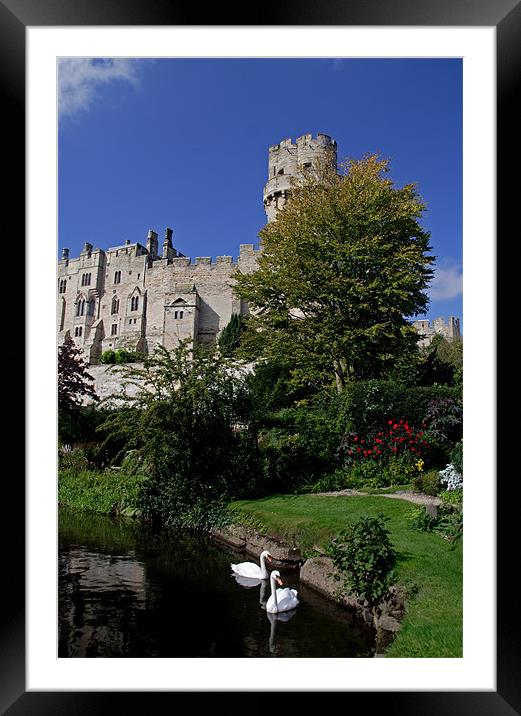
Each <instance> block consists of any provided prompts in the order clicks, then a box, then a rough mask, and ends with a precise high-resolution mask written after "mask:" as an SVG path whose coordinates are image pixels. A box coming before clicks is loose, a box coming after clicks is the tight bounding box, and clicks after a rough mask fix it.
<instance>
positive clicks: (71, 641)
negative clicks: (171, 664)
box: [58, 511, 374, 658]
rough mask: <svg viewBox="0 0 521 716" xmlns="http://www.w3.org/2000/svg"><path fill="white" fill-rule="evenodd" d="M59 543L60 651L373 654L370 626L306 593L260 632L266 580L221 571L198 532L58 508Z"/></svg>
mask: <svg viewBox="0 0 521 716" xmlns="http://www.w3.org/2000/svg"><path fill="white" fill-rule="evenodd" d="M59 543H60V544H59V547H60V553H59V604H58V608H59V651H58V653H59V656H60V657H132V658H135V657H147V656H148V657H154V656H155V657H212V656H215V657H273V656H276V657H335V656H337V657H354V656H362V657H369V656H373V654H374V645H373V643H372V639H371V635H370V634H369V635H367V634H364V632H363V629H359V628H354V627H353V625H352V624H350V623H349V622H348V619H346V613H345V612H344V611H343V610H338V609H336V611H335V608H334V605H331V604H330V603H329V602H327V601H326V600H324V599H322V598H321V597H318V596H317V595H308V593H307V591H305V592H304V594H303V599H302V602H301V605H300V606H299V609H298V614H296V616H295V618H294V619H293V618H292V617H293V614H292V613H291V612H286V613H284V614H278V615H268V617H267V618H268V619H269V620H270V626H271V630H270V637H269V640H266V636H267V631H266V627H267V624H266V611H265V609H263V606H265V603H266V599H267V597H268V596H269V583H268V581H267V580H262V581H261V580H256V583H254V582H255V580H253V581H252V580H248V582H249V583H248V584H246V583H243V582H241V581H239V579H240V578H238V577H237V576H235V578H234V579H230V568H229V561H230V554H229V552H227V551H225V550H223V549H222V548H218V547H217V546H216V545H215V544H213V543H212V542H210V541H208V540H206V539H205V538H202V537H200V536H198V537H197V538H196V537H194V536H192V535H189V534H187V533H185V532H182V531H179V532H175V533H160V532H157V531H153V530H151V529H150V528H147V527H143V526H140V525H137V524H133V523H131V524H127V523H125V522H121V521H113V520H110V519H109V518H105V517H97V516H93V515H81V514H74V513H69V512H66V511H63V512H62V511H60V538H59ZM291 578H292V580H296V581H297V582H298V577H297V576H294V575H292V577H291ZM257 588H259V591H258V592H257ZM332 607H333V608H332ZM180 614H182V615H183V618H182V619H180V618H179V615H180ZM271 616H273V617H276V619H275V620H274V621H273V622H272V620H271V619H270V617H271ZM277 620H278V621H283V620H284V621H285V622H286V623H285V624H284V625H283V628H280V629H279V633H277V638H276V643H275V629H276V621H277ZM289 620H291V621H289ZM279 626H280V627H282V625H279Z"/></svg>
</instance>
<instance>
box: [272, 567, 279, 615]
mask: <svg viewBox="0 0 521 716" xmlns="http://www.w3.org/2000/svg"><path fill="white" fill-rule="evenodd" d="M270 582H271V596H272V597H273V601H274V602H275V609H278V606H279V605H278V602H277V589H276V587H275V577H274V576H273V575H272V576H271V579H270Z"/></svg>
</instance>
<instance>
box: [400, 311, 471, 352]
mask: <svg viewBox="0 0 521 716" xmlns="http://www.w3.org/2000/svg"><path fill="white" fill-rule="evenodd" d="M412 325H413V326H414V328H415V329H416V330H417V332H418V333H419V334H420V336H421V337H420V340H419V341H418V346H419V347H420V348H427V346H430V344H431V343H432V339H433V338H434V336H436V335H440V336H443V337H444V338H446V339H447V340H448V341H453V340H454V339H455V338H456V339H457V338H460V337H461V332H460V320H459V318H455V317H454V316H449V318H448V321H447V323H445V319H444V318H442V317H440V318H435V319H434V320H433V322H432V324H431V323H429V321H428V320H426V319H421V320H419V321H414V323H413V324H412Z"/></svg>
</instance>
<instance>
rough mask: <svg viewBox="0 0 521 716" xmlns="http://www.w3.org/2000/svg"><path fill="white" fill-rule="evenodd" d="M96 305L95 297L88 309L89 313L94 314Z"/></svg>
mask: <svg viewBox="0 0 521 716" xmlns="http://www.w3.org/2000/svg"><path fill="white" fill-rule="evenodd" d="M95 306H96V302H95V300H94V299H93V298H91V299H90V301H89V305H88V309H87V315H88V316H93V315H94V308H95Z"/></svg>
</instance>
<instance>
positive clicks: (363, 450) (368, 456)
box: [338, 418, 429, 465]
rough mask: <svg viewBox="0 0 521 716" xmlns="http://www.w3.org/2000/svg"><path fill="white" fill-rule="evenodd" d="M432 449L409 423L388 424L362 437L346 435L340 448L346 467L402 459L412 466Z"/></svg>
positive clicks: (405, 421)
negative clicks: (364, 462)
mask: <svg viewBox="0 0 521 716" xmlns="http://www.w3.org/2000/svg"><path fill="white" fill-rule="evenodd" d="M428 449H429V445H428V443H427V440H426V439H425V436H424V433H423V432H422V431H421V430H414V429H413V428H412V427H411V426H410V425H409V422H408V420H407V419H405V420H404V419H403V418H402V419H399V420H394V419H391V420H386V422H385V426H384V427H380V428H379V429H378V430H374V431H372V432H370V433H365V434H364V433H362V434H360V435H358V434H354V433H352V432H349V433H345V435H344V436H343V437H342V440H341V442H340V446H339V448H338V456H339V458H340V459H341V460H343V461H344V462H345V463H347V464H352V463H354V462H360V461H371V462H377V463H384V464H385V463H387V462H388V461H389V460H390V459H391V458H395V457H401V458H402V459H403V461H404V462H406V461H407V460H408V461H409V463H410V464H411V465H412V464H413V463H414V462H417V461H418V460H419V459H423V457H425V456H426V453H427V452H428Z"/></svg>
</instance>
